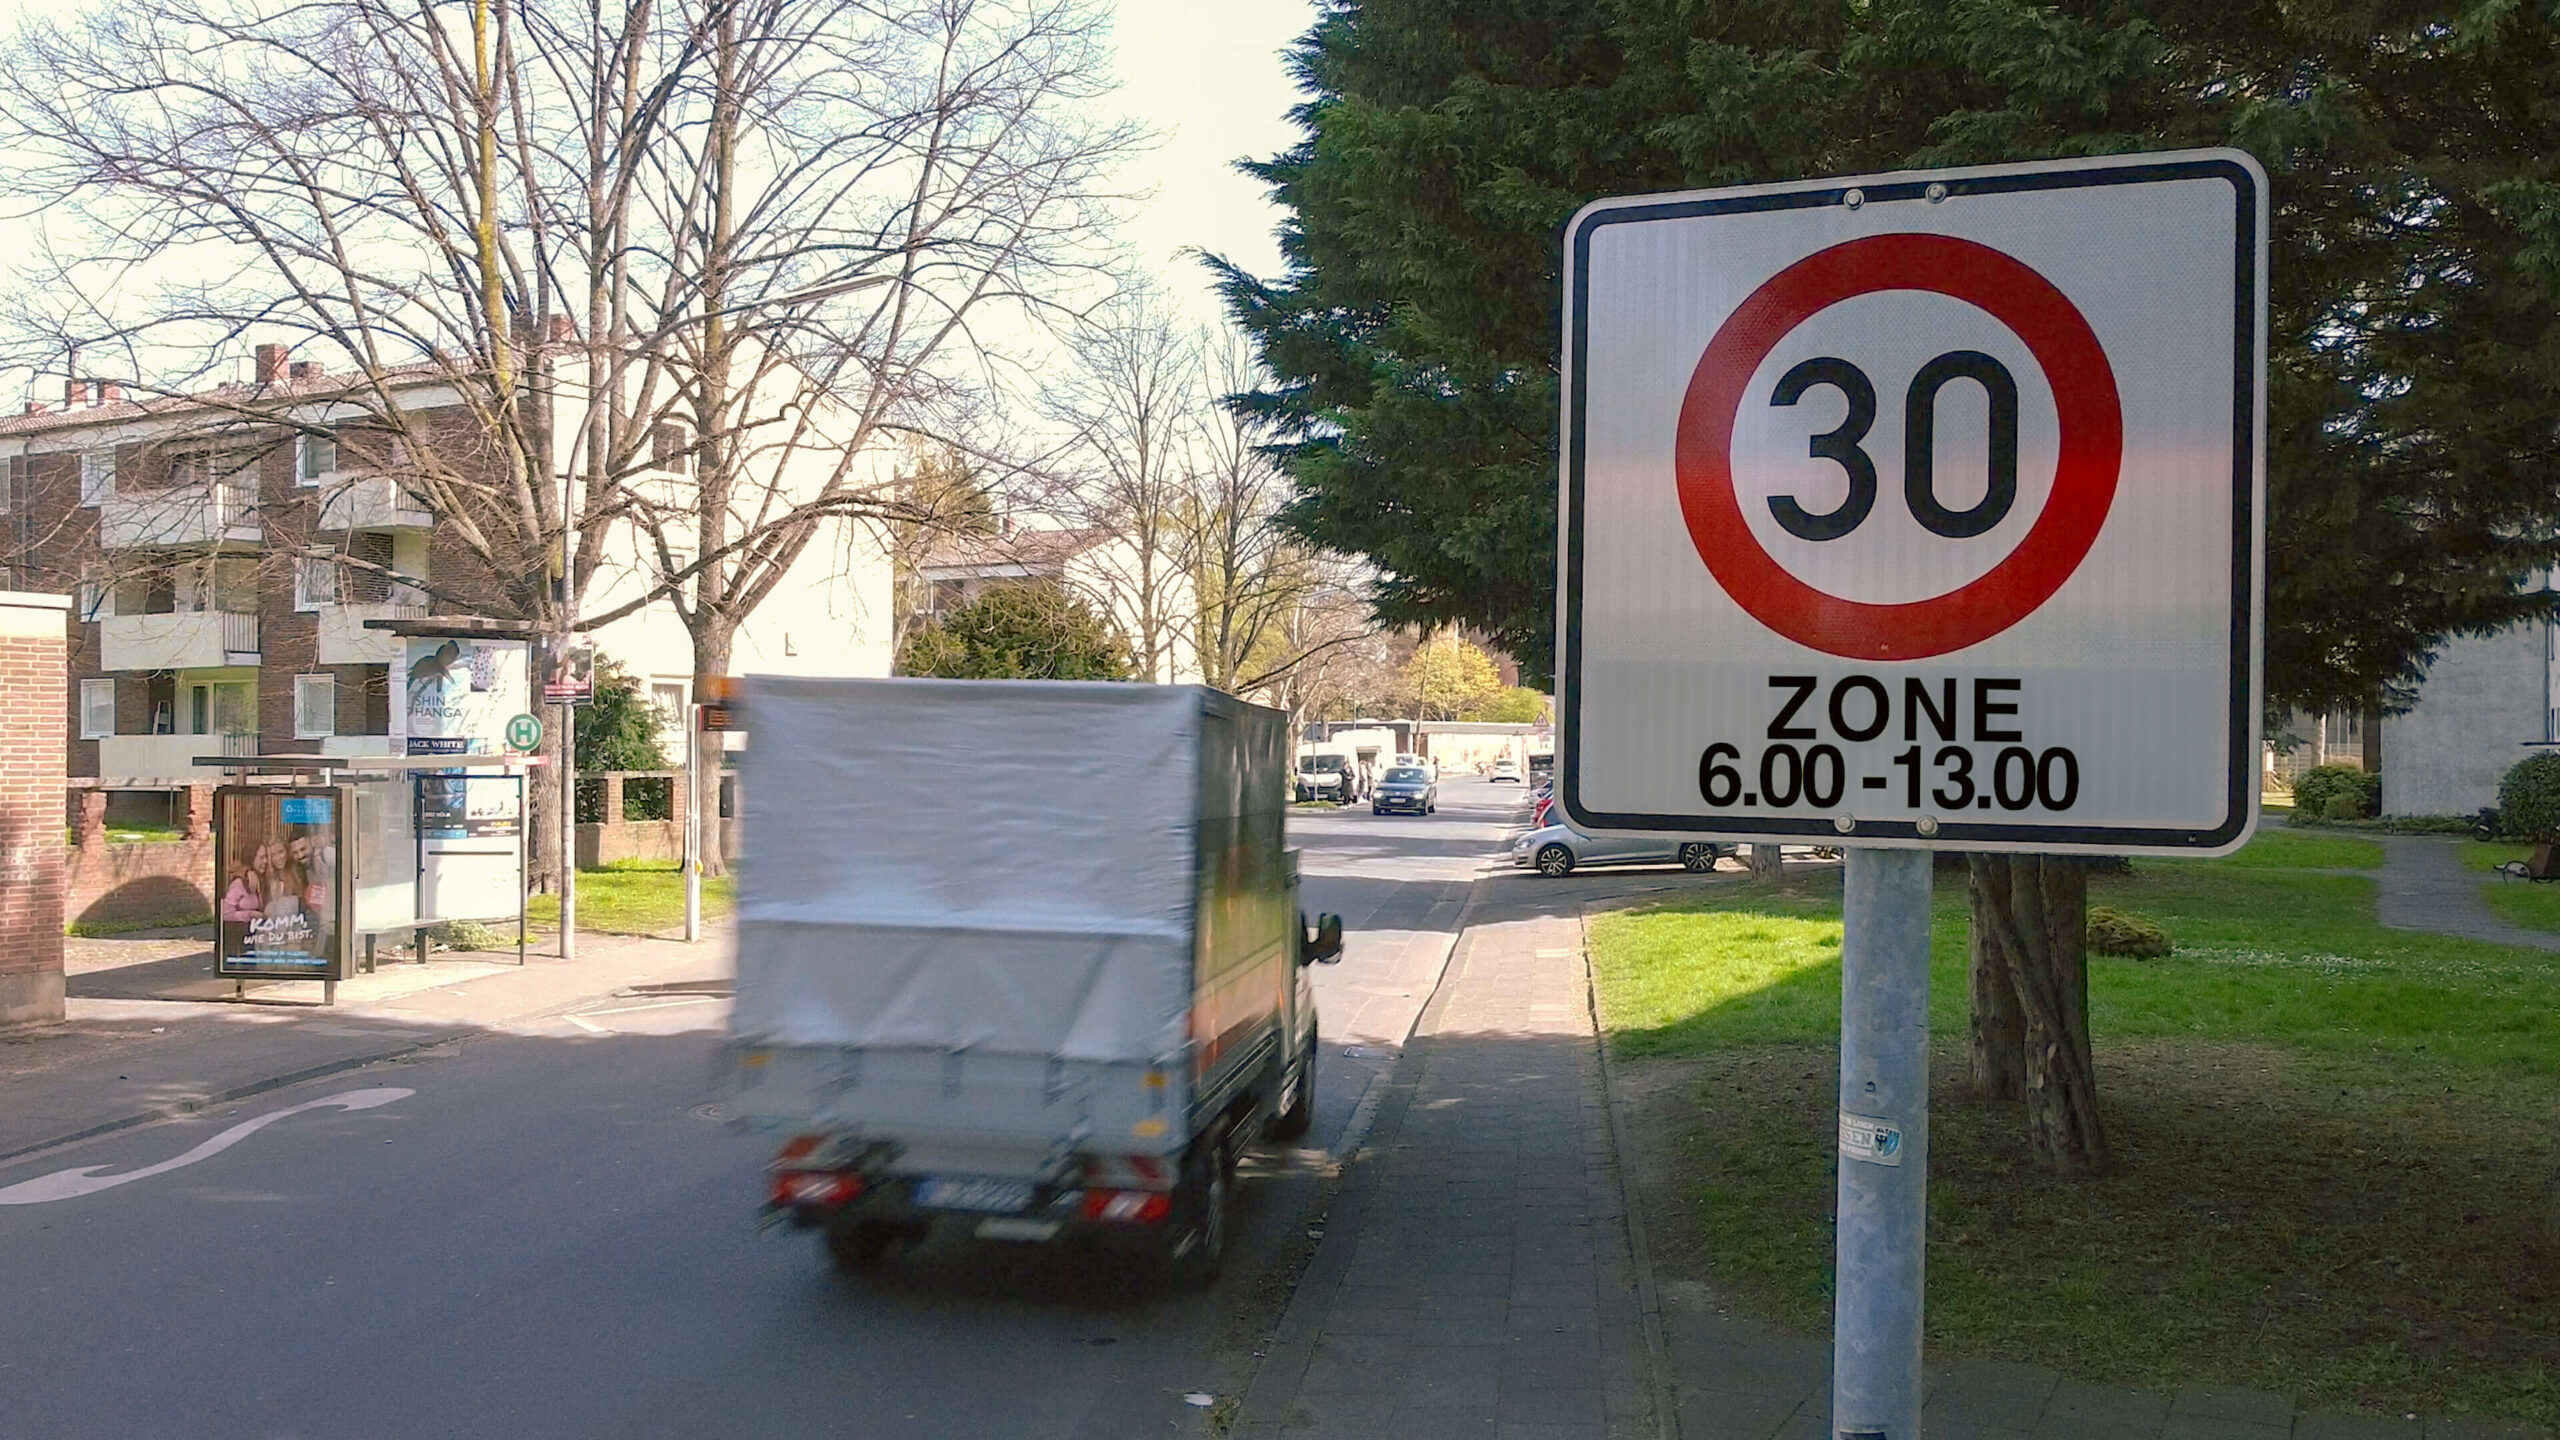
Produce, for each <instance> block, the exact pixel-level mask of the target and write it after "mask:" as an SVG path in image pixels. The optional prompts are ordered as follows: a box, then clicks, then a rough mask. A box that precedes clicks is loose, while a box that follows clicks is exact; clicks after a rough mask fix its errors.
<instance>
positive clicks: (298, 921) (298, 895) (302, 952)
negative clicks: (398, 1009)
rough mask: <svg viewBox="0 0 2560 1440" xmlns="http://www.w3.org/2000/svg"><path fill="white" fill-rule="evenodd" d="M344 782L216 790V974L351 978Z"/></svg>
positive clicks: (308, 978)
mask: <svg viewBox="0 0 2560 1440" xmlns="http://www.w3.org/2000/svg"><path fill="white" fill-rule="evenodd" d="M347 796H348V792H347V790H346V788H345V787H343V786H330V787H326V788H318V789H313V788H294V789H287V788H285V787H283V786H278V785H226V786H224V787H222V788H221V789H219V790H217V791H215V792H214V811H213V833H214V864H215V870H214V884H215V886H216V887H217V888H218V889H219V890H220V891H221V896H220V898H219V900H218V901H217V902H216V910H215V919H216V921H217V924H216V925H215V927H214V951H213V959H214V973H215V974H216V975H222V976H269V977H276V978H285V979H295V980H342V979H345V978H346V976H347V973H348V966H347V961H348V956H349V953H350V947H349V946H348V944H347V929H346V925H345V923H344V922H345V917H346V913H347V906H346V891H345V888H344V882H345V880H346V871H345V869H344V867H343V866H342V865H341V864H340V863H339V856H340V855H341V853H342V852H343V849H344V843H345V839H346V819H347Z"/></svg>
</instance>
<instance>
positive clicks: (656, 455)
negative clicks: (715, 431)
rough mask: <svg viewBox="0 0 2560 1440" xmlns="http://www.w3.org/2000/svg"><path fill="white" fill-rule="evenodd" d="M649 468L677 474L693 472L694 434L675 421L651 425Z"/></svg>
mask: <svg viewBox="0 0 2560 1440" xmlns="http://www.w3.org/2000/svg"><path fill="white" fill-rule="evenodd" d="M649 468H650V469H652V470H665V471H669V472H671V473H673V474H677V475H690V474H692V473H693V435H692V432H690V431H688V430H686V429H685V428H684V427H683V426H682V425H678V424H676V423H674V422H673V421H660V422H659V423H658V424H655V425H652V426H650V427H649Z"/></svg>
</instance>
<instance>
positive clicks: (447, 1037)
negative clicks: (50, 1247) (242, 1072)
mask: <svg viewBox="0 0 2560 1440" xmlns="http://www.w3.org/2000/svg"><path fill="white" fill-rule="evenodd" d="M500 973H507V972H500ZM611 993H612V988H608V989H605V990H600V991H597V992H595V994H590V995H581V996H578V997H577V998H576V999H574V1000H566V1001H562V1002H560V1003H558V1004H553V1005H545V1006H541V1007H538V1008H536V1009H532V1010H526V1011H522V1012H520V1013H517V1014H513V1015H501V1016H498V1017H496V1018H495V1019H490V1020H482V1021H477V1022H474V1023H471V1024H468V1025H458V1026H454V1027H452V1028H450V1029H447V1030H445V1031H442V1032H440V1033H438V1034H434V1035H426V1036H420V1037H418V1038H417V1039H414V1040H404V1041H402V1042H401V1043H399V1044H397V1045H390V1046H385V1047H384V1048H382V1049H380V1050H369V1051H367V1052H365V1053H364V1054H361V1055H349V1056H345V1057H342V1058H340V1059H336V1060H324V1061H322V1062H321V1063H319V1064H317V1065H306V1066H304V1067H303V1068H301V1069H299V1070H290V1071H286V1072H285V1073H283V1074H280V1075H266V1076H261V1077H259V1078H257V1079H254V1080H244V1081H242V1082H241V1083H239V1084H237V1085H233V1086H230V1087H228V1088H226V1089H222V1090H216V1091H213V1092H211V1093H208V1094H204V1095H196V1096H191V1097H189V1098H187V1099H184V1100H175V1101H171V1102H170V1103H168V1104H166V1105H158V1106H154V1107H152V1108H151V1109H148V1110H141V1111H136V1112H134V1113H132V1114H128V1115H121V1116H118V1117H116V1118H115V1119H112V1120H102V1121H99V1122H98V1123H97V1124H94V1125H88V1126H84V1127H82V1128H80V1129H78V1130H73V1131H69V1132H66V1133H64V1134H61V1135H56V1136H53V1137H51V1138H49V1139H45V1140H38V1141H34V1142H32V1143H29V1144H25V1145H18V1146H14V1147H12V1148H10V1149H7V1150H0V1165H6V1164H8V1163H10V1162H12V1161H15V1160H22V1159H24V1158H26V1157H27V1156H30V1155H40V1154H42V1153H44V1152H45V1151H47V1150H59V1149H62V1148H63V1147H65V1146H69V1145H77V1144H80V1143H81V1142H83V1141H87V1140H95V1139H97V1138H98V1137H99V1136H101V1135H113V1134H116V1133H117V1132H119V1131H123V1130H132V1129H137V1128H139V1127H141V1126H144V1125H157V1124H159V1123H160V1122H162V1121H164V1120H183V1119H185V1118H187V1117H188V1116H190V1115H200V1114H202V1113H204V1112H205V1111H207V1110H210V1109H212V1108H213V1107H214V1106H216V1105H228V1104H230V1103H231V1102H232V1101H234V1100H246V1099H249V1098H250V1097H252V1096H256V1095H263V1094H265V1093H267V1092H268V1091H270V1090H282V1089H286V1088H288V1087H290V1086H294V1085H300V1084H302V1083H304V1082H305V1081H309V1080H320V1079H325V1078H327V1077H328V1076H331V1075H341V1074H344V1073H346V1072H347V1071H350V1070H361V1069H363V1068H365V1067H366V1066H368V1065H379V1064H382V1063H383V1062H384V1061H386V1060H397V1059H400V1058H401V1057H402V1056H405V1055H414V1054H416V1053H418V1052H419V1051H421V1050H431V1049H434V1048H435V1047H436V1046H438V1045H450V1044H452V1043H454V1042H455V1041H458V1040H474V1039H487V1038H488V1037H490V1036H492V1035H495V1034H498V1033H500V1031H499V1027H500V1026H503V1025H514V1024H520V1023H522V1022H524V1021H527V1020H541V1019H546V1018H548V1017H550V1016H553V1015H558V1014H565V1013H566V1012H568V1011H570V1010H572V1009H575V1008H576V1007H578V1006H580V1005H584V1004H586V1003H587V1002H588V1001H590V1000H594V999H596V998H598V996H601V995H609V994H611Z"/></svg>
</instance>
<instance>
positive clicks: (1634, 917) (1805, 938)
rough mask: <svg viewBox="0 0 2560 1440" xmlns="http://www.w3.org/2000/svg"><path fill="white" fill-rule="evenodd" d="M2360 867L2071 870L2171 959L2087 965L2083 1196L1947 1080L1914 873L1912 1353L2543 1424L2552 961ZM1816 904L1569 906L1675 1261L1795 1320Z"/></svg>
mask: <svg viewBox="0 0 2560 1440" xmlns="http://www.w3.org/2000/svg"><path fill="white" fill-rule="evenodd" d="M2380 858H2381V855H2380V847H2379V846H2376V845H2374V844H2372V843H2371V842H2369V841H2364V840H2358V839H2351V838H2344V837H2332V836H2323V835H2304V834H2300V833H2287V832H2284V831H2273V832H2270V833H2268V834H2266V835H2264V836H2263V837H2262V838H2260V839H2259V840H2258V841H2256V842H2255V843H2253V844H2252V845H2251V846H2250V847H2249V848H2248V849H2247V850H2245V851H2243V852H2242V853H2241V854H2240V855H2237V856H2234V857H2232V858H2230V859H2226V860H2219V861H2194V862H2170V861H2150V860H2144V861H2137V862H2136V865H2135V871H2134V873H2133V874H2131V875H2126V876H2099V877H2095V878H2094V880H2093V883H2092V887H2091V892H2092V893H2091V899H2092V901H2093V903H2103V904H2109V905H2114V906H2116V907H2118V908H2120V909H2125V910H2129V911H2132V912H2134V913H2136V914H2140V915H2145V916H2148V917H2150V918H2152V919H2155V920H2158V921H2159V922H2161V923H2162V924H2163V925H2165V926H2166V927H2167V929H2168V931H2169V933H2170V935H2171V936H2172V938H2173V939H2174V940H2175V941H2176V943H2177V953H2176V954H2175V955H2173V956H2172V957H2171V958H2169V959H2166V960H2159V961H2131V960H2114V959H2107V958H2103V957H2092V959H2091V969H2090V1006H2091V1020H2092V1027H2093V1030H2094V1032H2095V1035H2096V1038H2097V1047H2098V1066H2099V1071H2100V1083H2101V1087H2102V1097H2103V1105H2104V1114H2105V1118H2106V1122H2107V1124H2108V1126H2109V1129H2110V1134H2111V1138H2112V1140H2113V1142H2114V1144H2115V1147H2116V1152H2117V1164H2116V1166H2115V1168H2114V1169H2113V1170H2112V1171H2111V1172H2110V1173H2108V1174H2107V1175H2105V1176H2102V1177H2099V1178H2097V1179H2094V1180H2085V1181H2058V1180H2053V1179H2049V1178H2046V1177H2044V1176H2042V1175H2041V1174H2039V1173H2037V1172H2035V1171H2033V1170H2032V1169H2030V1168H2028V1166H2027V1165H2026V1162H2025V1155H2026V1149H2025V1142H2024V1136H2023V1134H2022V1123H2021V1119H2020V1116H2019V1114H2018V1113H2017V1111H2016V1110H2014V1109H2013V1108H2011V1107H2006V1106H1997V1105H1985V1104H1980V1103H1976V1102H1971V1101H1968V1100H1965V1099H1963V1098H1961V1097H1959V1096H1958V1095H1956V1094H1955V1093H1954V1084H1953V1082H1954V1081H1956V1080H1957V1079H1960V1077H1961V1075H1962V1067H1963V1056H1962V1043H1963V1026H1964V1017H1965V997H1966V986H1965V974H1964V954H1965V924H1966V921H1965V895H1964V885H1963V881H1962V878H1961V876H1960V875H1958V874H1955V873H1942V874H1941V876H1940V877H1939V881H1938V885H1937V901H1936V920H1935V926H1934V930H1933V937H1932V961H1931V972H1932V974H1931V987H1932V989H1931V1007H1930V1008H1931V1018H1932V1024H1933V1027H1934V1029H1935V1032H1936V1035H1937V1037H1938V1046H1939V1048H1938V1053H1937V1077H1938V1078H1937V1086H1936V1089H1937V1095H1936V1096H1935V1098H1934V1100H1933V1114H1932V1117H1931V1144H1932V1149H1933V1154H1932V1156H1931V1161H1932V1164H1931V1213H1930V1243H1931V1250H1930V1255H1929V1291H1930V1312H1929V1344H1930V1346H1931V1349H1932V1353H1933V1355H1934V1356H1936V1357H1938V1358H1942V1359H1943V1358H1951V1357H1954V1356H1959V1355H1973V1356H1984V1357H1993V1358H2001V1359H2013V1360H2022V1361H2030V1362H2035V1363H2041V1364H2047V1365H2052V1366H2055V1367H2057V1368H2059V1369H2061V1370H2063V1371H2065V1372H2066V1373H2069V1374H2072V1375H2075V1376H2079V1377H2082V1378H2087V1379H2093V1380H2111V1381H2118V1382H2130V1383H2136V1384H2145V1385H2156V1386H2162V1387H2174V1386H2177V1385H2181V1384H2188V1383H2207V1384H2212V1383H2220V1384H2230V1385H2249V1386H2257V1387H2263V1388H2267V1389H2274V1390H2279V1391H2291V1392H2295V1393H2298V1394H2301V1395H2303V1396H2304V1398H2305V1399H2306V1400H2308V1401H2309V1402H2310V1403H2313V1404H2317V1405H2361V1406H2365V1407H2367V1408H2373V1409H2381V1410H2387V1411H2390V1412H2392V1413H2402V1412H2405V1411H2410V1410H2432V1409H2450V1410H2454V1411H2460V1412H2467V1413H2475V1414H2487V1415H2497V1416H2513V1417H2519V1418H2528V1419H2532V1420H2535V1421H2539V1422H2541V1423H2544V1424H2550V1423H2554V1422H2560V1229H2555V1226H2560V1215H2555V1213H2554V1208H2553V1193H2554V1192H2553V1180H2554V1171H2553V1165H2554V1159H2555V1151H2554V1142H2553V1129H2554V1127H2553V1124H2552V1110H2553V1104H2554V1101H2555V1100H2560V1077H2556V1076H2555V1070H2556V1068H2560V1065H2556V1062H2560V957H2554V956H2550V955H2546V954H2543V953H2541V952H2538V951H2525V950H2513V949H2508V948H2505V947H2501V946H2491V945H2481V944H2476V943H2471V942H2466V941H2458V940H2453V939H2448V938H2439V937H2433V936H2425V935H2413V934H2408V933H2404V932H2399V931H2388V930H2384V929H2382V928H2380V927H2379V926H2377V925H2376V924H2375V923H2374V922H2373V895H2374V885H2373V881H2372V880H2371V879H2369V878H2367V877H2365V876H2362V875H2357V874H2339V873H2322V872H2335V871H2339V870H2355V869H2365V868H2370V867H2372V866H2374V865H2376V864H2378V863H2379V861H2380ZM2519 888H2522V887H2519ZM2533 888H2537V889H2547V888H2554V887H2533ZM1839 913H1840V912H1839V892H1838V886H1837V881H1836V877H1823V878H1802V879H1798V880H1796V881H1793V882H1791V883H1790V884H1788V885H1786V886H1783V887H1778V888H1774V889H1773V888H1770V887H1753V886H1748V885H1740V884H1734V885H1720V886H1717V887H1715V888H1714V889H1712V890H1710V891H1708V892H1706V893H1704V894H1702V895H1699V896H1695V897H1692V898H1690V899H1687V900H1684V901H1683V902H1681V903H1680V904H1678V905H1676V906H1672V907H1665V908H1658V909H1652V910H1640V911H1621V912H1616V913H1611V914H1605V915H1601V916H1598V917H1596V918H1595V919H1594V920H1593V922H1592V937H1593V960H1594V965H1595V968H1596V970H1597V973H1598V976H1599V981H1600V991H1601V1001H1602V1012H1603V1016H1604V1019H1605V1022H1606V1025H1607V1028H1608V1031H1609V1035H1610V1041H1611V1044H1612V1046H1613V1051H1614V1053H1615V1054H1617V1055H1619V1056H1621V1057H1623V1058H1624V1059H1626V1060H1627V1061H1628V1062H1629V1063H1630V1076H1631V1078H1632V1079H1633V1080H1634V1081H1635V1083H1637V1084H1639V1085H1642V1084H1646V1083H1655V1084H1656V1085H1657V1088H1663V1092H1664V1093H1665V1094H1666V1095H1667V1096H1668V1097H1669V1098H1670V1100H1671V1101H1672V1102H1674V1103H1672V1104H1670V1105H1668V1106H1667V1107H1655V1108H1653V1109H1651V1110H1650V1111H1649V1112H1648V1119H1647V1124H1648V1126H1649V1127H1650V1128H1649V1134H1650V1135H1652V1136H1653V1137H1654V1138H1653V1139H1652V1140H1649V1141H1648V1142H1647V1143H1659V1144H1661V1145H1663V1146H1665V1147H1667V1150H1668V1152H1669V1153H1670V1154H1671V1155H1672V1156H1673V1157H1674V1161H1673V1163H1674V1164H1676V1167H1677V1168H1676V1171H1675V1172H1674V1173H1676V1174H1677V1175H1678V1176H1680V1177H1681V1178H1680V1180H1679V1182H1678V1185H1679V1191H1680V1195H1679V1202H1680V1203H1679V1204H1678V1205H1677V1206H1676V1210H1677V1213H1676V1214H1675V1215H1674V1216H1673V1217H1672V1223H1673V1224H1674V1225H1676V1226H1677V1227H1679V1230H1680V1234H1679V1235H1677V1236H1675V1237H1674V1238H1675V1241H1677V1240H1685V1241H1686V1242H1688V1243H1687V1247H1686V1250H1685V1252H1684V1251H1683V1250H1682V1247H1681V1246H1680V1245H1678V1244H1676V1243H1675V1244H1673V1245H1668V1246H1665V1247H1664V1248H1665V1250H1666V1252H1668V1253H1671V1254H1673V1255H1674V1256H1675V1259H1676V1257H1678V1256H1680V1255H1681V1254H1683V1253H1685V1254H1687V1255H1688V1256H1690V1257H1692V1259H1691V1260H1690V1262H1689V1263H1690V1266H1691V1268H1693V1269H1694V1270H1696V1271H1697V1272H1698V1273H1697V1274H1696V1275H1695V1277H1694V1278H1701V1279H1706V1280H1709V1281H1711V1282H1712V1283H1713V1284H1714V1285H1715V1287H1716V1289H1717V1290H1718V1292H1719V1293H1720V1294H1721V1295H1723V1296H1724V1297H1726V1298H1727V1299H1729V1300H1731V1301H1733V1302H1735V1303H1738V1304H1740V1305H1741V1306H1743V1307H1745V1308H1747V1309H1750V1310H1753V1311H1755V1312H1757V1313H1759V1314H1762V1315H1764V1316H1767V1317H1770V1318H1773V1319H1775V1320H1777V1321H1779V1322H1781V1323H1783V1324H1786V1325H1789V1326H1791V1327H1794V1328H1797V1329H1799V1330H1801V1331H1803V1332H1805V1333H1809V1334H1817V1335H1820V1334H1827V1333H1828V1330H1829V1306H1830V1297H1829V1285H1830V1278H1831V1277H1830V1266H1831V1253H1830V1221H1829V1210H1830V1204H1831V1199H1832V1191H1833V1184H1834V1181H1833V1167H1834V1163H1835V1162H1834V1156H1833V1143H1832V1142H1833V1138H1834V1137H1833V1127H1834V1118H1833V1117H1834V1109H1835V1105H1836V1091H1835V1085H1836V1080H1835V1076H1836V1074H1837V1067H1838V1026H1839V946H1840V923H1839ZM1648 1076H1651V1077H1654V1078H1653V1081H1652V1082H1648V1081H1647V1079H1646V1077H1648Z"/></svg>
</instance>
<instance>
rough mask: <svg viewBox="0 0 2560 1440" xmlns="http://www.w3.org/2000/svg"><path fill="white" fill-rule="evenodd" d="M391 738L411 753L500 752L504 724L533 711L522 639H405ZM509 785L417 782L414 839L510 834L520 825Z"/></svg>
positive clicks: (457, 774)
mask: <svg viewBox="0 0 2560 1440" xmlns="http://www.w3.org/2000/svg"><path fill="white" fill-rule="evenodd" d="M400 648H401V665H400V676H401V693H400V699H399V704H398V706H397V707H396V708H395V709H394V710H393V712H392V714H393V721H394V724H395V725H396V726H397V727H398V728H397V729H396V730H395V731H394V733H395V734H397V735H400V736H402V737H404V738H405V740H406V741H407V743H406V744H405V745H404V746H403V747H402V748H403V749H404V750H405V751H406V752H407V753H408V754H411V755H498V754H504V753H505V750H506V730H507V722H508V721H509V720H511V719H513V718H515V717H516V716H517V715H520V714H523V713H524V712H525V711H527V710H529V709H531V708H532V678H531V676H530V675H529V673H528V656H527V653H526V652H527V650H528V648H529V647H528V646H527V645H526V644H525V642H524V641H521V640H464V639H451V638H439V637H436V636H410V637H408V638H407V639H405V640H403V641H402V642H401V647H400ZM516 794H517V791H516V786H515V785H514V784H513V783H512V782H509V783H503V784H489V785H474V784H471V783H470V782H469V781H468V780H466V779H465V778H464V776H463V772H462V771H460V770H453V771H447V772H444V773H442V774H438V773H434V772H429V773H427V774H425V775H423V776H421V778H420V780H419V783H418V834H419V836H420V837H421V838H423V839H428V840H462V839H468V838H473V837H490V836H512V835H514V834H516V833H517V832H518V831H519V830H520V829H521V828H522V825H523V820H522V817H521V816H520V814H519V813H518V805H517V800H516Z"/></svg>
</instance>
